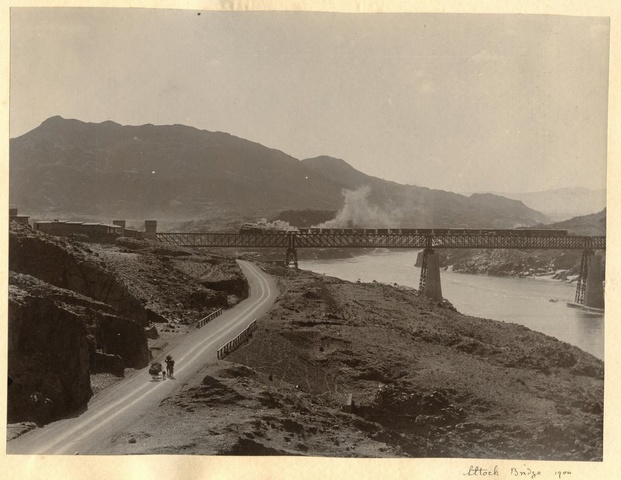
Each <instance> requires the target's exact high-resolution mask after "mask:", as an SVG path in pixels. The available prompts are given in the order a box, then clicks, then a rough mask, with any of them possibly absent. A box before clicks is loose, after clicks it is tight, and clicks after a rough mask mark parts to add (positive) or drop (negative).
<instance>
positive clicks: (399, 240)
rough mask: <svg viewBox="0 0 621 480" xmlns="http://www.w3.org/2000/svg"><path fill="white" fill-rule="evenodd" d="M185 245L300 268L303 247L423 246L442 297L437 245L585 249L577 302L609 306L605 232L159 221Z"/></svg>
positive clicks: (427, 284)
mask: <svg viewBox="0 0 621 480" xmlns="http://www.w3.org/2000/svg"><path fill="white" fill-rule="evenodd" d="M149 230H150V231H149ZM149 236H150V237H151V238H153V239H156V240H158V241H160V242H162V243H166V244H170V245H178V246H184V247H225V248H226V247H237V248H243V247H248V248H282V249H284V250H285V251H286V254H285V263H286V264H287V265H288V266H295V267H297V264H298V260H297V250H298V249H300V248H388V249H423V259H422V260H423V261H422V268H421V273H420V282H419V290H420V291H421V292H422V293H423V294H425V295H427V296H429V297H431V298H434V299H436V300H441V299H442V287H441V281H440V264H439V259H438V254H437V252H436V250H439V249H443V248H472V249H477V248H481V249H520V250H580V251H582V261H581V267H580V276H579V278H578V284H577V286H576V295H575V303H576V304H578V305H583V306H586V307H592V308H597V309H603V308H604V291H603V281H604V272H603V266H602V258H601V255H596V251H604V250H605V249H606V237H604V236H574V235H567V232H566V231H560V230H479V229H476V230H475V229H300V230H294V231H279V232H276V231H249V232H240V233H231V232H213V233H158V232H156V229H155V225H154V224H153V223H152V224H151V228H150V229H147V237H149Z"/></svg>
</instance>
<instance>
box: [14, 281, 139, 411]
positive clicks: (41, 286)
mask: <svg viewBox="0 0 621 480" xmlns="http://www.w3.org/2000/svg"><path fill="white" fill-rule="evenodd" d="M8 358H9V362H8V366H9V376H10V378H11V379H12V381H13V383H12V384H11V386H10V387H9V396H8V411H9V422H16V421H35V422H37V423H47V422H49V421H52V420H54V419H57V418H61V417H62V416H63V415H65V414H67V413H68V412H71V411H74V410H77V409H79V408H81V407H84V406H85V405H86V403H87V402H88V400H89V398H90V397H91V396H92V391H91V387H90V373H96V372H110V373H113V374H115V375H119V376H122V375H123V370H124V368H125V367H134V368H142V367H144V366H146V365H147V364H148V362H149V359H150V357H149V350H148V346H147V338H146V335H145V331H144V329H143V328H142V327H141V326H140V325H138V324H136V323H135V322H133V321H131V320H130V319H128V318H123V317H121V316H119V315H118V312H116V311H115V310H114V309H113V308H112V307H110V306H109V305H105V304H103V303H100V302H96V301H93V300H91V299H89V298H87V297H84V296H82V295H78V294H75V293H74V292H71V291H68V290H63V289H59V288H56V287H53V286H51V285H49V284H46V283H44V282H42V281H40V280H38V279H36V278H33V277H30V276H28V275H23V274H18V273H15V272H10V286H9V352H8Z"/></svg>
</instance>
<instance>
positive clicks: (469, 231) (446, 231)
mask: <svg viewBox="0 0 621 480" xmlns="http://www.w3.org/2000/svg"><path fill="white" fill-rule="evenodd" d="M239 233H263V234H268V233H269V234H288V233H299V234H337V233H338V234H400V235H511V236H516V235H518V236H525V237H533V236H545V237H553V236H556V237H564V236H567V230H556V229H525V228H524V229H509V228H507V229H498V228H493V229H481V228H317V227H312V228H291V229H279V228H272V227H269V226H265V225H262V224H254V223H245V224H243V225H242V226H241V228H240V230H239Z"/></svg>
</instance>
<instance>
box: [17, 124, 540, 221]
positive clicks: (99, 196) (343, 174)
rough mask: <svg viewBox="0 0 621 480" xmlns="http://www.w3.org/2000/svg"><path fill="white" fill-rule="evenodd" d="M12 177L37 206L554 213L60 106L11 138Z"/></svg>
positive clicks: (26, 204)
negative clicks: (77, 116) (90, 117)
mask: <svg viewBox="0 0 621 480" xmlns="http://www.w3.org/2000/svg"><path fill="white" fill-rule="evenodd" d="M9 188H10V190H9V197H10V202H11V205H12V206H15V207H18V208H19V209H20V213H24V214H30V215H31V216H33V217H35V218H37V216H38V217H39V218H49V217H50V216H54V217H56V218H57V217H59V216H65V217H69V216H86V217H91V218H102V217H103V218H107V219H110V218H143V219H144V218H156V219H177V220H184V219H185V220H187V219H191V218H208V217H209V216H213V215H216V214H217V215H219V216H221V215H225V216H226V215H230V216H238V217H239V216H246V217H247V216H248V215H256V214H259V213H264V212H269V213H277V212H280V211H283V210H296V209H300V210H304V209H317V210H324V211H325V210H333V211H335V212H336V211H339V210H340V211H343V209H344V208H345V207H348V208H350V210H351V211H352V212H357V216H356V217H355V221H356V222H357V223H358V224H364V223H365V222H366V223H369V222H371V223H373V224H375V223H376V222H377V220H378V219H382V218H383V219H385V221H390V222H392V224H393V225H395V226H398V225H397V224H400V225H413V226H418V227H427V226H435V227H497V228H511V227H515V226H521V225H533V224H536V223H546V222H547V221H548V219H547V218H546V216H545V215H543V214H541V213H540V212H538V211H536V210H534V209H532V208H529V207H527V206H526V205H524V204H523V203H522V202H521V201H519V200H512V199H508V198H504V197H502V196H498V195H492V194H473V195H470V196H465V195H460V194H457V193H451V192H445V191H442V190H432V189H428V188H424V187H420V186H415V185H401V184H399V183H395V182H390V181H386V180H382V179H379V178H376V177H372V176H369V175H366V174H364V173H362V172H360V171H358V170H356V169H355V168H353V167H352V166H351V165H349V164H348V163H346V162H345V161H344V160H340V159H336V158H332V157H328V156H321V157H316V158H310V159H305V160H299V159H296V158H294V157H292V156H290V155H287V154H286V153H284V152H282V151H280V150H276V149H273V148H268V147H265V146H263V145H260V144H258V143H255V142H251V141H249V140H245V139H242V138H238V137H235V136H233V135H230V134H228V133H222V132H209V131H205V130H198V129H196V128H193V127H188V126H183V125H168V126H155V125H150V124H148V125H141V126H123V125H119V124H117V123H115V122H112V121H107V122H103V123H86V122H82V121H79V120H68V119H64V118H61V117H58V116H57V117H52V118H49V119H48V120H46V121H44V122H43V123H42V124H41V125H40V126H39V127H37V128H35V129H34V130H32V131H30V132H28V133H26V134H24V135H22V136H20V137H17V138H14V139H11V141H10V174H9ZM355 192H358V194H356V195H355V194H353V193H355ZM364 212H366V214H368V215H369V216H368V217H367V218H365V217H364V215H365V213H364ZM352 218H353V217H352ZM386 219H387V220H386ZM349 221H350V223H351V221H352V219H349ZM360 226H364V225H360Z"/></svg>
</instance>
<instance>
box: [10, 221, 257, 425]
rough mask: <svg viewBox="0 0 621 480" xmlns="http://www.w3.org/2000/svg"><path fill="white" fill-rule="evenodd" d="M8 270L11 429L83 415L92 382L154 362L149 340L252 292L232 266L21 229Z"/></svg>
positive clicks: (144, 245) (198, 255)
mask: <svg viewBox="0 0 621 480" xmlns="http://www.w3.org/2000/svg"><path fill="white" fill-rule="evenodd" d="M9 268H10V272H11V273H10V285H11V287H10V303H9V338H10V347H9V375H10V376H11V378H12V380H13V384H12V385H11V387H10V388H9V390H10V395H9V399H8V401H9V421H10V422H18V421H36V422H37V423H47V422H49V421H52V420H55V419H58V418H61V417H62V416H63V415H65V414H66V413H68V412H71V411H74V410H76V409H79V408H81V407H84V406H85V405H86V403H87V402H88V399H89V398H90V397H91V396H92V391H91V385H90V379H89V375H90V374H92V373H100V372H107V373H113V374H115V375H117V376H123V375H124V370H125V368H143V367H145V366H146V365H147V364H148V362H149V360H150V358H151V356H152V355H151V351H150V349H149V344H148V340H147V333H148V334H149V338H152V339H157V338H158V337H159V336H160V335H163V336H166V335H171V334H181V333H185V332H186V331H188V329H189V328H190V326H191V325H192V323H193V322H195V321H196V320H198V319H199V318H202V317H204V316H205V315H206V314H208V313H210V312H211V311H213V310H214V309H216V308H228V306H229V304H230V303H235V302H237V301H238V300H239V299H241V298H245V297H246V296H247V293H248V284H247V282H246V280H245V278H244V277H243V275H242V273H241V270H240V269H239V267H238V266H237V264H236V263H235V262H234V261H233V260H232V259H230V258H226V257H213V256H211V255H209V254H206V253H204V252H192V251H186V250H183V249H178V248H173V247H163V246H162V245H160V244H154V243H150V242H136V241H133V242H131V241H130V242H127V241H120V242H118V244H117V245H101V244H94V243H89V244H86V243H80V242H75V241H69V240H67V239H64V238H58V237H53V236H50V235H46V234H43V233H40V232H36V231H33V230H31V229H30V228H28V227H26V226H24V225H20V224H17V223H15V222H11V225H10V232H9ZM166 332H168V333H166ZM170 332H173V333H170ZM167 342H168V339H163V340H162V342H161V343H162V345H164V346H165V345H166V344H167ZM159 348H162V347H161V345H160V346H159Z"/></svg>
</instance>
